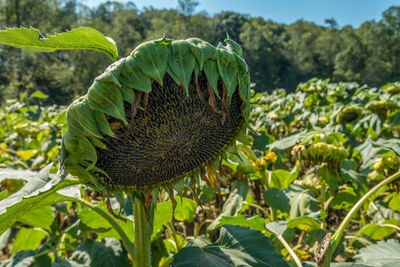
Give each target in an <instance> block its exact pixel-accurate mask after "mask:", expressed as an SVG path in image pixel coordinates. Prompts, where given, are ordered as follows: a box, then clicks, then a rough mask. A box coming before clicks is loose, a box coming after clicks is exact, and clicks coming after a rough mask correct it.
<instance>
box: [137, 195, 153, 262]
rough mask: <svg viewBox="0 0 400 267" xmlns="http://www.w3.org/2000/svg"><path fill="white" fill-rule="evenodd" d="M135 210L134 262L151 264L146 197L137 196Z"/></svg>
mask: <svg viewBox="0 0 400 267" xmlns="http://www.w3.org/2000/svg"><path fill="white" fill-rule="evenodd" d="M133 212H134V216H135V247H134V264H133V266H135V267H150V266H151V242H150V237H151V229H150V223H149V221H148V220H147V213H146V209H145V204H144V199H142V198H139V197H138V196H135V199H134V201H133Z"/></svg>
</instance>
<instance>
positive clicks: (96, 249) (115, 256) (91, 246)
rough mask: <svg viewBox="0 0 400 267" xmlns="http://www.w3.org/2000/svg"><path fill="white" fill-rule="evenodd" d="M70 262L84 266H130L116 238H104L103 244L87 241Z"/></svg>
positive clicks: (79, 247)
mask: <svg viewBox="0 0 400 267" xmlns="http://www.w3.org/2000/svg"><path fill="white" fill-rule="evenodd" d="M69 260H71V261H73V262H77V263H78V264H83V265H82V266H130V261H129V258H128V255H127V254H126V252H125V251H124V249H123V248H122V246H121V242H119V241H118V240H117V239H114V238H104V239H103V240H102V241H101V242H96V241H94V240H90V239H88V240H85V241H83V242H82V243H81V244H80V245H79V246H78V248H77V249H76V250H75V252H74V253H73V254H72V255H71V258H70V259H69Z"/></svg>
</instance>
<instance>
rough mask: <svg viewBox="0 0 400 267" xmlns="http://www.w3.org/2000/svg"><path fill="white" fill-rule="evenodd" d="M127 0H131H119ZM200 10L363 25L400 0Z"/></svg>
mask: <svg viewBox="0 0 400 267" xmlns="http://www.w3.org/2000/svg"><path fill="white" fill-rule="evenodd" d="M119 1H120V2H127V0H119ZM198 1H199V2H200V5H199V6H198V7H197V9H196V12H198V11H202V10H204V11H207V13H209V14H210V15H214V14H216V13H219V12H221V11H235V12H239V13H242V14H249V15H250V16H252V17H259V16H260V17H263V18H265V19H272V20H273V21H276V22H279V23H286V24H290V23H292V22H295V21H296V20H299V19H304V20H306V21H313V22H315V23H317V24H319V25H324V20H325V19H326V18H331V17H333V18H335V19H336V21H337V22H338V24H339V26H340V27H341V26H344V25H352V26H353V27H359V26H360V25H361V24H362V23H363V22H364V21H367V20H371V19H375V20H379V19H380V18H381V17H382V12H383V11H384V10H386V9H387V8H389V7H390V6H392V5H399V6H400V0H198ZM81 2H82V3H84V4H86V5H88V6H91V7H93V6H96V5H98V4H99V3H101V2H105V1H96V0H81ZM132 2H133V3H135V5H136V6H137V7H138V8H139V10H141V9H143V8H144V7H148V6H153V7H154V8H157V9H160V8H176V7H177V6H178V1H177V0H132Z"/></svg>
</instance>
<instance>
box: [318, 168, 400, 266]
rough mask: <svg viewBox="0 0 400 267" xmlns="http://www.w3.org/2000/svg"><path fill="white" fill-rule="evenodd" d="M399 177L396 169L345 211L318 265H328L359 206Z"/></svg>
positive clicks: (372, 198) (376, 195)
mask: <svg viewBox="0 0 400 267" xmlns="http://www.w3.org/2000/svg"><path fill="white" fill-rule="evenodd" d="M399 178H400V171H398V172H397V173H395V174H393V175H392V176H390V177H388V178H386V179H385V180H383V181H382V182H380V183H379V184H377V185H375V186H374V187H373V188H371V189H370V190H369V191H368V192H367V193H366V194H365V195H364V196H363V197H362V198H361V199H360V200H359V201H358V202H357V203H356V204H355V205H354V206H353V208H352V209H351V210H350V211H349V212H348V213H347V215H346V217H345V218H344V219H343V221H342V222H341V223H340V225H339V227H338V229H337V230H336V232H335V233H334V234H333V236H332V237H331V240H330V246H329V248H328V252H327V253H326V257H325V258H324V261H323V262H322V264H321V265H319V266H320V267H329V266H330V262H331V259H332V255H333V253H334V252H335V250H336V248H337V247H338V245H339V242H340V240H341V239H342V237H343V234H344V230H345V229H346V227H347V226H348V225H349V223H350V221H351V219H352V218H353V217H354V216H355V215H356V213H357V212H358V211H359V210H360V208H361V207H362V206H363V205H364V204H365V203H366V202H367V201H368V200H369V201H373V200H374V199H375V198H376V197H378V196H379V195H378V194H376V193H377V192H379V190H381V189H382V188H384V187H385V186H387V185H388V184H389V183H391V182H393V181H395V180H397V179H399Z"/></svg>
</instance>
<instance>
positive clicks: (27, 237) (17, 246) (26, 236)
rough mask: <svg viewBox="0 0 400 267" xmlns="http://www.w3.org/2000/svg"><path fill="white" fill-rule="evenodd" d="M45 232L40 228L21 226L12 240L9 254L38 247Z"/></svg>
mask: <svg viewBox="0 0 400 267" xmlns="http://www.w3.org/2000/svg"><path fill="white" fill-rule="evenodd" d="M45 237H46V233H45V232H44V231H42V230H36V229H33V228H25V227H22V228H21V229H20V230H19V231H18V234H17V236H16V237H15V239H14V242H13V248H12V250H11V254H14V253H15V252H17V251H18V250H35V249H37V248H38V247H39V245H40V243H41V242H42V240H43V239H44V238H45Z"/></svg>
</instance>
